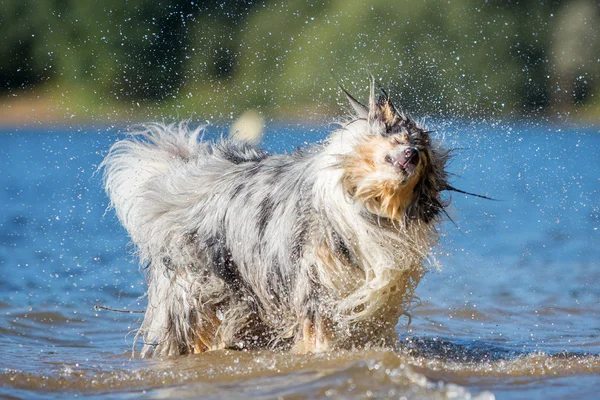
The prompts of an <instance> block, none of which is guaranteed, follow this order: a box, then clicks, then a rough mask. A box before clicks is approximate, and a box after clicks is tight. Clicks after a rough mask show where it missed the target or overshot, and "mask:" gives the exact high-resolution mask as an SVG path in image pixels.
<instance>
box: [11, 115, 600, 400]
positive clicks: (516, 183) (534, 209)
mask: <svg viewBox="0 0 600 400" xmlns="http://www.w3.org/2000/svg"><path fill="white" fill-rule="evenodd" d="M432 125H434V124H432ZM329 128H330V127H327V126H326V127H316V128H313V129H306V128H301V127H297V126H290V125H286V126H283V125H280V126H272V127H269V128H268V129H267V134H266V136H265V138H264V146H265V147H266V148H267V149H268V150H270V151H273V152H282V151H292V150H293V149H295V148H296V147H297V146H303V145H305V144H306V143H312V142H315V141H318V140H321V139H322V138H323V137H324V136H325V135H326V133H327V131H328V129H329ZM436 128H438V135H439V138H440V139H441V140H442V141H443V143H444V144H445V145H446V146H448V147H452V148H456V149H457V150H456V151H455V152H454V159H453V162H452V165H451V171H452V172H453V173H454V174H456V176H455V177H454V178H453V184H454V186H456V187H458V188H460V189H462V190H466V191H469V192H475V193H479V194H483V195H486V196H490V197H493V198H495V199H497V200H496V201H490V200H484V199H480V198H476V197H471V196H466V195H463V194H459V193H454V194H452V207H451V209H450V215H451V217H452V219H453V221H454V222H450V221H446V222H444V223H443V224H442V226H441V242H440V246H439V247H438V248H437V249H436V259H437V261H438V263H437V264H438V265H439V266H440V267H441V269H440V270H438V269H437V267H436V266H435V265H432V267H431V269H432V271H431V273H430V274H428V275H427V276H426V278H424V279H423V280H422V281H421V284H420V286H419V288H418V289H417V295H418V296H419V298H420V305H419V306H417V307H416V308H415V309H414V311H413V315H412V324H411V325H410V326H409V327H406V320H405V319H403V320H401V323H400V324H399V326H398V328H397V329H398V333H399V335H400V336H401V338H403V340H404V341H405V343H406V346H407V349H408V350H407V351H408V353H409V354H408V355H405V356H402V357H404V358H401V361H390V360H389V359H388V358H387V357H388V356H387V355H385V356H382V357H384V358H383V359H382V360H379V359H378V358H377V357H379V356H377V355H374V356H372V357H374V358H373V360H375V361H373V362H381V363H382V365H384V366H387V367H386V368H387V369H386V371H387V370H393V369H394V368H396V367H397V368H398V369H399V370H400V369H401V368H400V367H399V366H398V365H396V364H395V363H396V362H401V363H402V365H403V366H404V363H407V365H408V366H409V367H410V368H415V371H417V372H418V373H419V374H423V375H424V376H425V377H427V378H428V379H429V380H430V381H431V382H438V381H442V382H446V384H448V383H456V384H458V385H460V386H461V387H464V388H466V389H465V390H468V391H470V392H472V393H474V394H477V393H481V392H482V391H490V392H492V393H494V394H495V396H496V397H497V398H511V399H512V398H515V399H516V398H561V397H565V396H566V397H575V398H590V399H591V398H594V396H595V394H596V393H597V392H598V391H599V390H600V377H599V376H600V361H599V360H598V357H596V356H595V355H597V354H600V318H599V313H600V285H599V284H598V282H600V261H599V260H600V247H599V243H600V132H599V130H598V128H581V127H575V126H559V125H554V124H551V123H546V124H536V123H518V124H517V123H510V124H509V123H479V124H471V123H466V122H454V123H445V124H439V125H438V126H436ZM222 131H223V130H220V129H219V128H212V129H211V130H209V133H208V134H207V137H218V136H219V135H221V133H222ZM121 134H122V130H120V129H117V128H114V127H107V128H100V129H99V128H91V127H79V128H77V127H76V128H72V127H52V128H48V129H47V128H35V129H3V130H2V131H0V204H1V207H2V208H1V212H0V396H17V397H37V396H50V397H54V396H56V397H60V393H61V392H66V393H70V394H78V395H81V396H92V397H93V396H100V397H103V396H119V397H121V396H130V397H131V396H133V397H137V396H145V395H144V393H146V394H148V393H150V394H151V395H152V396H159V395H161V394H162V392H161V391H160V390H162V387H163V386H164V385H168V386H169V387H170V388H171V389H173V390H175V391H174V392H173V393H175V395H177V396H179V397H186V396H189V394H190V393H194V394H199V393H200V392H198V391H192V392H189V390H190V387H189V386H187V385H188V384H190V382H194V384H195V385H199V384H200V383H199V382H201V383H202V385H204V386H202V387H203V388H204V389H203V390H205V392H204V393H205V394H206V395H207V396H209V395H210V396H219V395H224V394H226V393H229V394H231V393H237V392H236V390H237V391H240V390H242V389H244V388H245V389H247V388H248V387H253V388H255V387H257V388H261V387H267V386H268V385H267V386H265V385H266V384H265V383H264V382H263V381H264V379H265V377H271V378H273V379H276V378H275V377H277V376H281V377H284V376H286V375H278V373H277V371H279V370H280V369H281V368H280V367H277V368H279V369H277V370H272V369H266V370H261V371H262V372H256V374H257V375H258V376H259V378H256V377H255V376H254V375H252V374H250V375H248V376H246V375H244V376H243V377H242V378H240V381H239V382H238V383H236V384H232V383H228V381H227V379H226V378H224V376H226V375H227V374H230V373H231V370H235V368H236V367H235V365H237V368H239V364H237V363H234V361H232V360H235V359H237V358H236V357H241V358H240V360H241V361H239V360H238V362H242V364H243V363H244V362H245V363H247V365H248V364H251V363H253V362H254V361H252V359H251V358H248V357H249V356H248V355H246V354H245V353H244V355H241V353H240V355H239V356H237V355H235V353H224V354H223V355H221V356H220V358H218V359H217V358H210V357H216V356H214V355H213V356H205V357H209V358H202V356H199V357H197V358H196V359H192V360H191V361H190V360H187V361H186V362H187V363H192V364H191V365H188V364H186V365H185V366H181V365H182V364H181V363H182V361H171V362H174V363H179V364H177V365H179V366H178V367H173V365H172V364H169V365H170V366H169V367H168V368H167V367H166V366H164V365H161V364H157V361H143V360H131V359H130V358H129V355H130V350H131V346H132V342H133V335H132V334H131V332H133V331H134V329H135V328H136V326H137V322H138V318H139V315H138V314H118V313H111V312H107V311H96V310H94V305H96V304H102V305H107V306H112V307H116V308H124V309H125V308H126V309H130V310H139V309H143V308H144V305H145V303H144V299H143V298H140V296H142V295H143V293H144V290H145V288H144V281H143V278H142V274H141V272H140V271H139V268H138V266H137V263H136V261H135V260H134V259H133V257H132V256H131V255H130V252H131V250H132V248H131V246H130V245H129V241H128V238H127V235H126V232H125V231H124V230H123V228H121V227H120V225H119V223H118V221H117V219H116V217H115V215H114V212H112V211H111V210H108V211H107V206H108V201H107V198H106V196H105V194H104V192H103V190H102V183H101V174H100V173H98V172H97V171H96V169H97V166H98V164H99V163H100V162H101V160H102V158H103V156H104V155H105V154H106V152H107V150H108V148H109V147H110V145H111V144H112V143H113V142H114V141H115V140H117V138H118V137H120V135H121ZM244 357H245V358H244ZM260 357H263V359H264V360H263V361H265V360H266V361H265V363H267V364H268V362H267V361H268V360H270V359H271V358H272V359H274V360H275V359H278V357H279V358H281V357H283V356H282V355H280V354H277V355H272V356H269V355H268V354H267V355H261V356H260ZM287 357H288V358H286V359H285V360H280V363H287V364H286V365H288V366H289V368H290V369H291V372H288V374H290V376H291V377H292V379H301V378H299V377H301V376H305V377H306V376H311V377H312V376H313V375H310V374H309V373H308V372H307V370H306V368H309V367H307V365H312V364H310V363H311V361H310V360H307V359H302V360H300V361H298V359H297V358H296V359H294V358H292V357H293V356H287ZM336 357H339V356H336ZM353 357H354V358H353ZM361 357H362V356H361ZM365 357H366V359H367V360H370V358H369V357H371V356H370V355H369V356H367V355H364V357H363V358H365ZM406 357H408V358H406ZM411 357H412V358H411ZM536 357H537V358H536ZM561 357H562V360H563V361H560V360H561ZM355 358H356V357H355V356H350V355H348V356H347V358H343V357H342V359H339V358H335V357H334V358H333V359H332V360H330V362H331V363H333V366H332V367H331V368H333V370H334V371H337V372H334V373H332V374H333V375H331V376H332V377H333V378H331V376H330V378H327V379H328V380H327V379H326V380H324V379H325V378H323V376H321V375H319V371H318V367H314V368H316V369H315V370H312V369H311V370H310V371H311V373H312V372H314V373H315V374H316V375H315V377H314V378H310V379H308V378H307V379H308V381H307V383H306V384H303V385H299V387H298V388H297V389H294V390H296V391H295V392H294V390H292V392H291V393H290V390H291V389H290V388H289V387H288V386H287V384H286V383H285V382H281V383H271V384H270V385H271V386H269V387H268V390H267V389H264V390H263V391H260V390H258V392H256V391H255V392H252V393H254V394H252V395H250V397H258V398H261V397H264V396H266V395H267V394H269V393H270V396H274V395H277V393H286V395H298V396H300V397H320V396H324V397H327V395H326V393H328V392H327V390H333V389H331V387H333V388H334V389H335V390H342V389H340V388H344V390H346V389H347V388H346V386H344V385H345V383H344V382H346V381H347V380H348V379H350V378H349V376H350V377H351V379H352V381H353V382H354V385H355V386H354V387H355V388H356V387H357V385H358V387H359V388H363V389H364V390H365V393H366V391H367V390H370V391H371V392H372V393H376V394H377V393H379V394H381V393H383V392H380V391H379V390H383V389H382V388H384V387H385V388H386V390H395V391H396V392H395V393H396V394H398V393H400V394H402V393H403V392H402V390H404V389H406V388H407V387H408V388H409V389H410V390H409V389H406V390H408V392H409V393H416V392H415V390H416V389H415V388H416V387H419V388H420V389H419V390H425V392H423V393H421V392H419V393H421V394H422V395H423V396H424V398H443V396H447V395H448V393H446V392H445V391H444V390H446V389H443V388H440V387H437V386H436V387H432V388H429V387H425V389H423V387H421V386H418V385H420V384H417V383H410V382H412V381H410V382H409V383H406V382H404V381H402V382H400V381H397V379H398V378H394V379H396V380H392V382H393V385H392V384H390V383H389V382H388V381H389V380H390V379H392V378H390V376H391V375H386V376H385V377H381V380H378V379H379V378H373V376H374V375H373V373H372V371H373V368H372V365H371V364H369V363H368V362H367V361H364V362H366V364H360V362H359V361H356V359H355ZM394 360H396V359H395V358H394ZM490 360H491V361H492V364H489V365H490V366H489V367H486V366H488V364H486V363H487V362H488V361H490ZM507 360H508V361H509V363H508V364H503V362H505V361H507ZM557 360H558V361H557ZM211 362H212V363H213V364H210V363H211ZM269 362H270V361H269ZM361 362H362V361H361ZM193 363H201V365H203V366H204V367H206V366H207V365H209V366H210V370H211V371H214V370H216V369H218V368H222V369H223V371H229V372H228V373H227V374H224V375H218V374H217V375H215V376H217V378H214V379H213V381H211V382H208V383H207V382H204V381H202V379H203V378H202V377H203V375H202V374H200V375H193V374H192V372H190V371H196V370H197V369H198V368H199V367H198V365H200V364H198V365H196V364H193ZM231 363H233V364H231ZM297 363H299V364H297ZM356 363H358V364H356ZM230 364H231V365H230ZM357 365H358V366H357ZM230 366H231V368H232V369H231V370H227V368H229V367H230ZM348 366H352V368H355V367H356V368H358V369H356V368H355V369H351V368H350V367H348ZM544 366H545V368H544ZM169 368H170V369H172V368H175V371H178V372H177V373H174V372H173V371H172V370H170V372H169V373H170V374H171V375H169V376H174V375H176V376H177V378H172V380H167V381H168V382H167V383H165V382H166V381H165V379H166V378H165V375H164V371H165V370H166V369H169ZM177 368H179V369H177ZM206 368H209V367H206ZM294 368H296V369H297V371H298V372H297V373H294ZM303 368H304V369H303ZM311 368H312V367H311ZM335 368H338V369H337V370H336V369H335ZM361 368H362V369H361ZM402 368H404V367H402ZM407 368H408V367H407ZM486 368H487V369H486ZM111 371H113V372H111ZM114 371H117V372H114ZM140 371H142V372H143V374H146V375H143V374H142V372H140ZM148 371H162V372H160V373H159V372H152V373H150V372H148ZM348 371H352V372H348ZM356 371H358V372H356ZM486 371H487V372H486ZM111 373H112V374H113V375H110V374H111ZM195 373H197V372H195ZM106 374H109V375H110V376H111V377H112V378H111V379H112V380H110V379H109V380H106V381H102V380H101V379H99V377H103V376H105V375H106ZM140 374H142V375H143V376H142V377H140ZM302 374H304V375H302ZM90 376H91V377H93V378H94V379H95V382H100V383H97V384H94V383H92V381H93V380H94V379H91V378H90ZM402 376H403V377H404V378H406V379H409V378H410V376H412V375H410V376H408V377H406V376H404V375H402ZM404 378H403V379H404ZM256 379H259V380H258V381H257V380H256ZM260 379H263V380H260ZM410 379H412V378H410ZM410 379H409V380H410ZM102 382H104V383H102ZM115 382H119V384H118V385H116V384H115ZM140 382H142V383H140ZM273 382H278V381H277V380H275V381H273ZM94 385H95V386H94ZM211 385H212V386H211ZM232 385H233V386H232ZM261 385H263V386H261ZM278 385H279V386H278ZM336 385H337V386H336ZM361 385H362V386H361ZM386 385H392V386H391V389H390V388H388V386H386ZM394 385H395V386H394ZM403 385H404V386H403ZM406 385H408V386H406ZM411 385H413V386H411ZM415 385H416V386H415ZM330 386H331V387H330ZM194 387H196V386H194ZM143 390H147V391H149V392H143ZM348 390H350V389H348ZM353 390H354V389H353ZM339 393H342V394H341V395H340V397H356V396H355V393H354V392H338V394H339ZM344 393H345V394H344ZM357 393H358V392H357ZM361 393H362V392H361ZM385 393H388V394H389V393H391V392H385ZM385 393H384V394H385ZM467 393H468V392H467ZM484 394H485V392H484ZM363 395H364V393H363ZM382 396H383V395H382ZM436 396H438V397H436ZM334 397H335V396H334ZM359 397H360V396H359ZM383 397H385V396H383ZM459 397H460V396H459Z"/></svg>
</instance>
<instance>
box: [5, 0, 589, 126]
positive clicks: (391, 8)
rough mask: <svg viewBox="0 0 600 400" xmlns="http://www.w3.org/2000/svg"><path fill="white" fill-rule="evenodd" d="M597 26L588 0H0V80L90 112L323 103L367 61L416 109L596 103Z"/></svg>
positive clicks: (332, 102)
mask: <svg viewBox="0 0 600 400" xmlns="http://www.w3.org/2000/svg"><path fill="white" fill-rule="evenodd" d="M590 5H591V6H590ZM586 10H587V11H586ZM561 16H565V17H564V18H563V17H561ZM561 21H562V22H561ZM564 21H567V22H564ZM574 23H575V24H577V23H579V24H583V25H584V26H585V27H587V28H585V29H580V30H573V29H568V27H569V26H571V25H573V24H574ZM598 26H600V11H598V8H597V7H594V2H593V0H575V1H546V2H539V1H533V0H530V1H519V2H512V1H511V2H505V1H500V0H493V1H488V2H481V1H477V0H452V1H419V2H415V1H396V2H391V1H389V0H372V1H366V0H364V1H363V0H352V1H348V0H332V1H322V2H310V1H307V0H289V1H282V2H276V1H259V2H252V1H222V2H207V1H197V2H191V1H182V0H163V1H154V0H129V1H122V0H119V1H117V0H103V1H98V2H92V1H79V2H76V1H69V0H36V1H32V0H24V1H20V2H17V1H5V2H1V3H0V34H1V36H2V38H3V40H2V41H1V42H0V51H1V53H0V54H1V55H2V57H0V90H2V91H3V92H4V93H7V94H9V95H14V94H18V93H21V92H22V91H33V92H34V93H38V94H40V93H41V94H45V95H47V96H49V97H59V94H60V96H63V97H65V94H66V98H69V99H68V100H65V101H68V102H70V104H79V105H81V104H85V105H86V107H89V112H91V113H93V112H95V111H97V110H99V109H104V110H106V109H107V108H110V107H114V108H123V109H127V108H144V107H146V108H152V107H156V106H158V107H159V111H160V112H167V114H169V113H170V114H172V112H169V110H171V111H173V110H174V112H175V113H178V114H184V115H185V114H189V113H191V112H192V111H196V112H197V113H198V114H201V115H205V116H210V115H212V116H220V117H231V116H234V115H237V114H239V113H241V112H242V111H243V110H244V109H246V108H262V109H263V111H264V112H266V113H272V114H278V115H285V116H288V117H289V116H291V117H294V116H299V115H298V113H303V112H301V111H300V112H299V111H298V110H299V109H302V107H305V106H306V107H307V109H306V110H307V111H311V110H312V108H311V107H312V106H311V105H314V104H319V105H322V106H323V107H336V106H337V104H339V100H340V97H341V96H339V95H338V94H339V92H338V91H337V89H336V85H337V83H336V79H340V80H341V83H342V84H343V85H344V86H346V87H347V88H348V89H349V90H351V91H358V92H359V96H360V97H363V98H364V95H365V93H366V86H367V84H366V82H367V80H366V77H367V74H368V73H372V74H373V75H374V76H376V77H377V78H378V79H379V80H380V81H381V82H382V83H383V84H384V85H385V86H386V87H388V88H389V91H390V92H391V94H392V95H393V96H394V97H396V98H397V99H398V102H399V103H400V104H401V105H402V106H403V107H406V108H407V109H410V110H412V111H413V112H415V113H419V114H420V113H443V114H451V115H469V114H489V113H500V114H504V113H516V114H523V113H531V112H539V111H544V110H549V109H557V108H558V109H571V108H573V107H576V104H579V106H581V105H587V106H590V107H591V106H593V107H596V109H598V107H599V106H598V104H599V102H598V100H597V99H598V96H600V90H599V86H600V65H599V64H600V61H599V60H598V58H597V54H598V53H599V52H600V35H599V34H598ZM569 41H570V42H569ZM578 41H580V42H581V41H584V42H585V43H586V44H587V46H579V47H577V46H572V45H569V46H568V48H569V49H571V52H575V55H573V56H571V55H570V56H569V57H570V59H571V58H573V59H576V60H577V62H576V63H575V64H574V66H573V63H570V64H569V63H567V62H564V61H562V60H563V59H564V57H563V58H561V57H562V56H561V54H564V53H565V49H564V48H565V45H564V43H572V42H575V43H578ZM561 46H562V47H561ZM573 48H576V49H575V50H573ZM579 48H581V49H583V50H577V49H579ZM584 53H585V54H584ZM593 54H596V58H594V56H593ZM563 65H567V66H568V67H561V66H563ZM331 72H333V76H332V73H331ZM557 93H558V94H560V95H557Z"/></svg>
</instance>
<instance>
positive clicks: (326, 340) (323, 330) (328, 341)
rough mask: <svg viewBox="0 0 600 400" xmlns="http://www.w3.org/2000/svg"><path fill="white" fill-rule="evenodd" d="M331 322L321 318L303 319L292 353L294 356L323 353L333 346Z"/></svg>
mask: <svg viewBox="0 0 600 400" xmlns="http://www.w3.org/2000/svg"><path fill="white" fill-rule="evenodd" d="M332 336H333V329H332V326H331V321H329V320H328V319H327V318H326V317H323V316H315V317H305V318H304V319H303V320H302V321H301V332H300V334H299V337H298V339H297V340H296V343H295V344H294V347H293V349H292V351H293V352H294V353H296V354H306V353H323V352H326V351H328V350H330V349H331V346H332V344H333V337H332Z"/></svg>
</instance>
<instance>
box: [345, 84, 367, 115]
mask: <svg viewBox="0 0 600 400" xmlns="http://www.w3.org/2000/svg"><path fill="white" fill-rule="evenodd" d="M339 86H340V89H342V91H343V92H344V93H345V94H346V97H347V98H348V102H349V103H350V105H351V106H352V108H353V109H354V112H355V113H356V116H357V117H358V118H364V119H367V118H368V117H369V109H368V108H367V107H366V106H365V105H364V104H362V103H361V102H359V101H358V100H356V99H355V98H354V96H352V95H351V94H350V93H348V91H347V90H346V89H344V88H343V87H342V85H339Z"/></svg>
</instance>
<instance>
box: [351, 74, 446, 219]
mask: <svg viewBox="0 0 600 400" xmlns="http://www.w3.org/2000/svg"><path fill="white" fill-rule="evenodd" d="M342 90H344V89H342ZM344 92H345V93H346V95H347V97H348V100H349V101H350V104H351V105H352V107H353V108H354V110H355V112H356V118H355V119H354V120H352V121H351V122H349V123H348V124H346V125H345V128H344V129H343V130H342V134H343V131H345V130H346V131H351V132H352V135H350V136H351V137H352V145H351V147H350V148H349V149H347V151H345V152H344V153H343V155H342V156H341V166H342V168H343V178H342V184H343V186H344V189H345V190H346V192H347V193H348V195H349V196H351V197H352V198H354V199H355V200H357V201H360V202H362V203H363V204H364V206H365V207H366V209H367V210H368V211H369V212H370V213H372V214H375V215H378V216H382V217H386V218H390V219H392V220H402V221H404V222H407V223H410V222H411V221H422V222H426V223H428V222H430V221H433V220H435V219H436V217H438V216H439V215H440V214H441V213H443V212H444V207H445V206H446V205H447V204H445V202H444V201H443V200H442V198H441V195H440V192H441V191H442V190H445V189H447V173H446V170H445V167H446V162H447V160H448V151H445V150H443V149H441V148H439V147H437V146H435V145H433V144H432V141H431V138H430V136H429V135H430V132H428V131H427V130H425V129H424V128H423V127H421V126H420V125H419V124H418V123H417V122H416V121H415V120H413V119H412V118H411V117H409V116H408V115H405V114H403V113H401V112H399V111H398V109H397V108H396V107H395V106H394V105H393V104H392V102H391V101H390V99H389V97H388V96H387V94H386V92H385V91H384V90H383V89H382V90H381V95H379V97H378V98H376V97H375V83H374V81H373V82H372V83H371V94H370V99H369V106H368V107H367V106H364V105H362V104H361V103H359V102H358V101H357V100H356V99H355V98H354V97H353V96H351V95H350V94H349V93H348V92H346V91H345V90H344Z"/></svg>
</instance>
